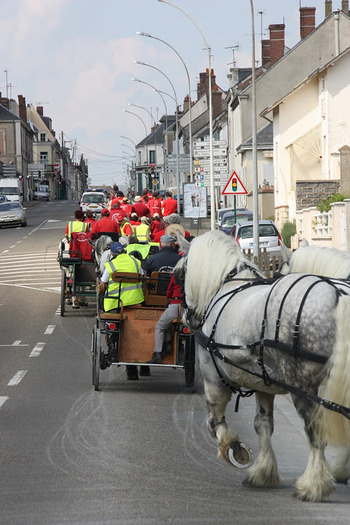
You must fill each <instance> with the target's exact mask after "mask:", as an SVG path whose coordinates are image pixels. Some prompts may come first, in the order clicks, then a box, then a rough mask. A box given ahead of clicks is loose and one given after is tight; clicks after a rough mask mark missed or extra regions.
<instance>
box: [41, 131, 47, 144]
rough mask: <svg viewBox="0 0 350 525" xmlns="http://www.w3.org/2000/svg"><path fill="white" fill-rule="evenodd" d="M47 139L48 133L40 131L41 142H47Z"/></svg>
mask: <svg viewBox="0 0 350 525" xmlns="http://www.w3.org/2000/svg"><path fill="white" fill-rule="evenodd" d="M45 140H46V133H40V142H45Z"/></svg>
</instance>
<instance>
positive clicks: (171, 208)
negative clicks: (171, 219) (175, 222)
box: [162, 191, 177, 217]
mask: <svg viewBox="0 0 350 525" xmlns="http://www.w3.org/2000/svg"><path fill="white" fill-rule="evenodd" d="M176 212H177V200H175V199H173V197H172V193H171V192H170V191H166V192H165V199H164V200H163V202H162V214H163V217H166V216H167V215H171V214H172V213H176Z"/></svg>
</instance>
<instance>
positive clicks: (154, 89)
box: [131, 78, 176, 187]
mask: <svg viewBox="0 0 350 525" xmlns="http://www.w3.org/2000/svg"><path fill="white" fill-rule="evenodd" d="M131 80H134V81H135V82H140V83H141V84H146V86H150V87H151V88H152V89H153V91H156V92H157V93H158V95H159V96H160V98H161V99H162V101H163V104H164V110H165V150H164V153H165V155H164V157H165V159H166V163H164V164H166V167H165V186H166V187H167V186H168V164H167V163H168V108H167V105H166V103H165V100H164V97H163V96H162V93H164V92H163V91H160V90H159V89H157V88H156V87H154V86H152V84H149V83H148V82H145V81H144V80H139V79H138V78H132V79H131ZM164 94H165V95H167V93H164ZM169 96H171V95H169ZM174 100H175V99H174ZM175 103H176V102H175Z"/></svg>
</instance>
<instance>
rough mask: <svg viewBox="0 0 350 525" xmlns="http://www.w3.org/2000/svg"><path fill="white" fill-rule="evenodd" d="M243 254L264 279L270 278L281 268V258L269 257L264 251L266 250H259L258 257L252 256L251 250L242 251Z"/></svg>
mask: <svg viewBox="0 0 350 525" xmlns="http://www.w3.org/2000/svg"><path fill="white" fill-rule="evenodd" d="M243 253H244V256H245V257H247V259H249V260H250V261H251V262H253V263H254V264H255V265H256V266H258V267H259V269H260V270H261V271H262V272H263V274H265V275H266V277H272V276H273V275H274V274H275V273H276V272H277V271H278V270H279V268H280V267H281V266H282V262H283V259H282V257H281V256H279V257H276V256H275V255H273V256H272V257H270V256H269V254H268V253H267V251H266V248H264V249H263V250H260V252H259V255H258V256H254V255H253V252H252V251H251V250H243Z"/></svg>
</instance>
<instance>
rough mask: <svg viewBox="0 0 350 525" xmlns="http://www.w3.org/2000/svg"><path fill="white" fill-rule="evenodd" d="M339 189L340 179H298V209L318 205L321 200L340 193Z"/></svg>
mask: <svg viewBox="0 0 350 525" xmlns="http://www.w3.org/2000/svg"><path fill="white" fill-rule="evenodd" d="M339 190H340V181H339V180H322V181H321V180H318V181H317V180H314V181H297V183H296V209H297V211H298V210H302V209H304V208H310V207H312V206H317V204H318V203H319V202H320V201H321V200H323V199H327V197H329V196H330V195H332V193H339Z"/></svg>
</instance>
